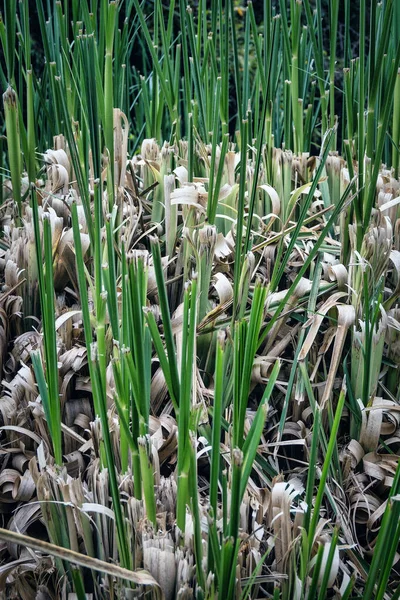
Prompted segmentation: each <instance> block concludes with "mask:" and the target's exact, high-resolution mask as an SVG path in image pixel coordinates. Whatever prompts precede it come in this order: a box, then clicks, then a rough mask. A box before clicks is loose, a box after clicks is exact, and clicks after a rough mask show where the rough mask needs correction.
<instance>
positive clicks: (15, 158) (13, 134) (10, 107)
mask: <svg viewBox="0 0 400 600" xmlns="http://www.w3.org/2000/svg"><path fill="white" fill-rule="evenodd" d="M3 105H4V116H5V122H6V133H7V147H8V162H9V165H10V171H11V182H12V188H13V197H14V201H15V202H16V203H17V210H18V218H20V217H21V216H22V201H21V175H22V164H21V139H20V133H19V124H18V98H17V94H16V93H15V91H14V90H13V88H12V87H11V86H8V88H7V90H6V91H5V92H4V94H3ZM17 222H18V221H17Z"/></svg>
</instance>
